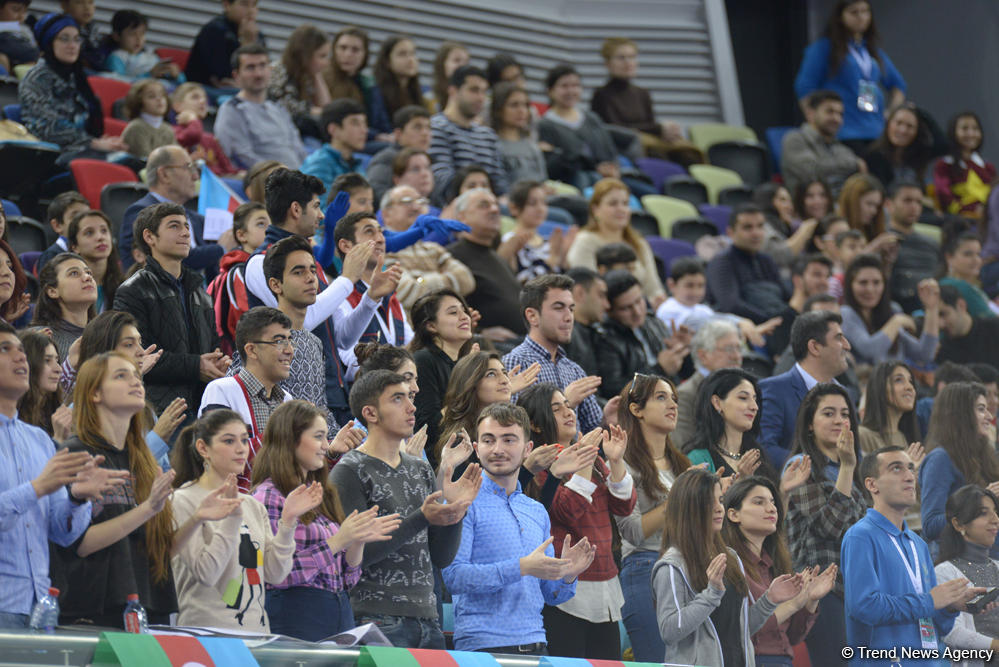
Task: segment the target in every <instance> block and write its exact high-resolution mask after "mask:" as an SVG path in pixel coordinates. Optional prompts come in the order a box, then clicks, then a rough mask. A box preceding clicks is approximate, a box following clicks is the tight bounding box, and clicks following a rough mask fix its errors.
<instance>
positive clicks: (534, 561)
mask: <svg viewBox="0 0 999 667" xmlns="http://www.w3.org/2000/svg"><path fill="white" fill-rule="evenodd" d="M554 540H555V538H554V537H549V538H548V539H547V540H545V541H544V542H542V543H541V544H539V545H538V547H537V548H536V549H535V550H534V551H532V552H531V553H529V554H527V555H526V556H524V557H523V558H521V559H520V574H521V576H527V577H537V578H538V579H547V580H548V581H555V580H556V579H561V578H562V577H564V576H565V574H566V571H567V569H568V565H569V564H568V562H567V561H566V560H563V559H561V558H552V557H551V556H548V555H546V554H545V549H547V548H548V545H550V544H551V543H552V542H553V541H554Z"/></svg>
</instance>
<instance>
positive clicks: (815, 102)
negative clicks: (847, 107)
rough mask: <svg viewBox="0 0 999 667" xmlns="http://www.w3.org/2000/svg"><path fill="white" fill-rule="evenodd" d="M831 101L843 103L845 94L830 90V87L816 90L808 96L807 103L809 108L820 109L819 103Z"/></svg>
mask: <svg viewBox="0 0 999 667" xmlns="http://www.w3.org/2000/svg"><path fill="white" fill-rule="evenodd" d="M829 101H833V102H839V103H841V104H842V103H843V96H842V95H840V94H839V93H837V92H836V91H835V90H828V89H822V90H816V91H814V92H813V93H812V94H811V95H809V96H808V98H807V99H806V100H805V103H806V104H807V105H808V108H809V109H818V108H819V105H821V104H822V103H823V102H829Z"/></svg>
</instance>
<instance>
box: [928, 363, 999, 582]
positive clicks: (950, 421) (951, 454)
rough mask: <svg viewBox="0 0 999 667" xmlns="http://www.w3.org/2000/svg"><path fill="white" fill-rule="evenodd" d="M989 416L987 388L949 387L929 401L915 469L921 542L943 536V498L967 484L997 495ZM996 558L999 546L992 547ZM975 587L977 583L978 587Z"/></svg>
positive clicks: (998, 474) (998, 460) (998, 461)
mask: <svg viewBox="0 0 999 667" xmlns="http://www.w3.org/2000/svg"><path fill="white" fill-rule="evenodd" d="M991 428H992V415H991V413H990V412H989V407H988V401H987V400H986V394H985V386H984V385H981V384H979V383H977V382H951V383H948V384H947V385H946V386H945V387H944V388H943V389H941V390H940V392H939V393H937V395H936V398H935V399H934V400H933V414H932V415H931V416H930V429H929V432H928V433H927V434H926V459H925V460H924V461H923V465H921V466H920V467H919V492H920V515H921V516H922V521H923V530H922V534H923V539H925V540H926V541H927V542H930V543H931V544H932V542H933V541H935V540H936V539H937V538H938V537H940V535H941V534H942V532H943V529H944V527H945V526H946V522H947V519H946V518H945V512H946V507H945V506H946V504H947V498H949V497H950V495H951V494H952V493H954V491H956V490H957V489H959V488H960V487H962V486H964V485H965V484H975V485H977V486H980V487H982V488H987V489H988V490H989V491H990V492H992V493H996V492H997V491H999V455H997V454H996V450H995V447H994V446H993V444H992V442H990V436H991ZM990 551H991V553H992V555H993V556H999V542H997V543H995V544H993V545H992V546H991V548H990ZM976 585H977V584H976Z"/></svg>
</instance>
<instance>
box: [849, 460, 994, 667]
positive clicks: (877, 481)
mask: <svg viewBox="0 0 999 667" xmlns="http://www.w3.org/2000/svg"><path fill="white" fill-rule="evenodd" d="M860 477H861V479H863V480H864V486H865V487H866V488H867V491H868V492H869V493H870V494H871V497H872V498H873V499H874V507H873V508H871V509H869V510H867V515H866V516H865V517H864V518H863V519H861V520H860V521H858V522H857V523H855V524H854V525H853V526H852V527H851V528H850V529H849V530H848V531H846V535H845V536H844V537H843V546H842V552H841V566H842V567H841V570H842V572H843V583H844V589H845V590H844V595H845V606H846V643H847V647H846V648H844V652H843V657H845V658H851V657H852V658H853V659H852V660H851V664H854V665H887V664H891V663H893V662H898V661H899V660H903V664H908V662H907V661H905V660H904V658H905V656H904V655H903V650H902V649H903V647H904V648H906V649H914V650H919V649H925V650H927V651H932V650H936V651H938V652H939V653H938V654H937V655H939V656H941V657H942V656H943V650H944V644H943V642H942V641H941V640H942V638H943V636H944V635H946V634H947V633H949V632H950V630H951V628H953V626H954V620H955V619H956V618H957V614H958V611H960V610H963V609H964V605H965V603H966V602H967V601H968V600H970V599H971V598H973V597H975V596H976V595H980V594H981V593H984V592H985V589H984V588H974V587H970V586H968V580H967V579H952V580H951V581H946V582H944V583H942V584H939V585H938V584H937V577H936V573H935V572H934V570H933V560H932V559H931V557H930V550H929V548H928V547H927V546H926V543H925V542H924V541H923V540H922V538H920V537H919V536H918V535H916V534H915V533H914V532H912V531H911V530H910V529H909V528H908V527H907V526H906V525H905V519H904V517H905V513H906V511H908V509H909V508H910V507H912V505H913V504H915V502H916V466H915V464H914V463H913V462H912V459H910V458H909V455H908V454H907V453H906V452H905V450H904V449H902V448H901V447H894V446H893V447H882V448H881V449H879V450H877V451H874V452H872V453H870V454H868V455H867V456H865V457H864V459H863V460H862V461H861V464H860ZM847 648H849V649H850V650H851V651H853V653H852V654H849V655H848V654H847ZM924 655H930V654H924ZM920 664H928V665H935V664H939V665H945V664H949V661H948V660H944V659H940V660H938V661H936V662H934V661H932V660H930V661H927V662H925V663H923V662H921V663H920Z"/></svg>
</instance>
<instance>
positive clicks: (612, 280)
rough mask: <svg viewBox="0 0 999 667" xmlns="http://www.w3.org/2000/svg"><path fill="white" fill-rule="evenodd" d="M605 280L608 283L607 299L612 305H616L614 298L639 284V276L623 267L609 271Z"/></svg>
mask: <svg viewBox="0 0 999 667" xmlns="http://www.w3.org/2000/svg"><path fill="white" fill-rule="evenodd" d="M604 282H606V283H607V301H608V302H610V304H611V305H612V306H613V305H614V299H616V298H618V297H619V296H621V295H622V294H624V293H625V292H627V291H628V290H630V289H631V288H632V287H634V286H635V285H638V284H639V282H638V278H636V277H635V276H633V275H632V274H631V273H630V272H628V271H625V270H623V269H614V270H613V271H608V272H607V275H605V276H604Z"/></svg>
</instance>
